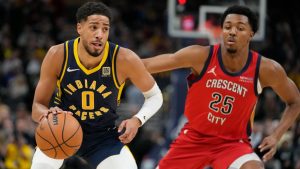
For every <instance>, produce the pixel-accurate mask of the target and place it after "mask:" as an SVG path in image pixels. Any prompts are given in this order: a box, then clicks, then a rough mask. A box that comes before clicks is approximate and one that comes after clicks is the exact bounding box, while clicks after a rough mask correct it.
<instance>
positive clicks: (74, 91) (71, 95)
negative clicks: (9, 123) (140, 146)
mask: <svg viewBox="0 0 300 169" xmlns="http://www.w3.org/2000/svg"><path fill="white" fill-rule="evenodd" d="M76 17H77V32H78V34H79V37H78V38H76V39H73V40H69V41H66V42H65V43H64V44H59V45H56V46H53V47H51V48H50V49H49V51H48V53H47V54H46V57H45V59H44V61H43V64H42V67H41V75H40V80H39V82H38V85H37V88H36V92H35V96H34V101H33V106H32V108H33V110H32V118H33V120H34V121H36V122H39V121H40V120H41V119H42V118H47V116H48V114H49V113H54V114H56V113H70V114H73V116H74V117H75V118H76V119H77V120H78V121H79V123H80V124H81V127H82V129H83V142H82V145H81V147H80V149H79V151H78V152H77V155H79V156H81V157H83V158H84V159H86V160H87V162H88V163H89V164H90V165H91V166H92V168H97V169H137V165H136V162H135V160H134V157H133V156H132V154H131V152H130V150H129V149H128V148H127V147H126V146H124V144H126V143H129V142H130V141H131V140H132V139H133V138H134V136H135V135H136V133H137V131H138V128H139V127H140V126H141V125H143V124H144V123H145V122H146V121H147V120H148V119H149V118H150V117H151V116H152V115H153V114H154V113H155V112H157V110H158V109H159V108H160V107H161V105H162V94H161V91H160V89H159V88H158V86H157V84H156V83H155V81H154V79H153V77H152V76H151V75H150V73H148V72H147V70H146V68H145V67H144V65H143V63H142V61H141V60H140V59H139V57H138V56H137V55H136V54H135V53H134V52H133V51H131V50H129V49H126V48H123V47H120V46H119V45H116V44H113V43H111V42H109V41H108V36H109V29H110V25H111V12H110V9H109V8H108V7H107V6H106V5H104V4H103V3H101V2H88V3H85V4H84V5H83V6H81V7H80V8H79V9H78V11H77V14H76ZM126 79H129V80H131V82H132V83H133V84H134V85H135V86H136V87H137V88H139V89H140V90H141V91H142V92H143V94H144V96H145V102H144V105H143V106H142V108H141V109H140V111H139V112H138V113H137V114H136V115H134V116H133V117H132V118H130V119H127V120H124V121H122V122H121V124H120V126H119V127H118V128H117V127H115V120H116V119H117V118H118V116H117V115H116V109H117V105H118V104H119V102H120V96H121V92H122V89H123V87H124V84H125V80H126ZM56 88H57V95H56V97H55V99H54V103H55V104H56V105H57V106H56V107H51V108H48V105H49V101H50V98H51V96H52V93H53V92H54V91H55V89H56ZM123 129H125V131H124V133H123V134H122V133H120V132H121V131H122V130H123ZM62 163H63V160H56V159H51V158H49V157H47V156H46V155H45V154H43V152H42V151H41V150H40V149H39V148H37V149H36V152H35V154H34V157H33V161H32V167H31V168H32V169H59V168H60V167H61V165H62Z"/></svg>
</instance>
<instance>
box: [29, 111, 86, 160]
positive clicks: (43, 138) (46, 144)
mask: <svg viewBox="0 0 300 169" xmlns="http://www.w3.org/2000/svg"><path fill="white" fill-rule="evenodd" d="M53 117H54V116H53V114H50V115H49V116H48V118H45V119H44V120H43V121H41V122H40V124H39V126H38V128H37V129H36V131H35V133H36V134H35V135H36V143H37V146H38V147H39V148H40V150H41V151H42V152H44V153H45V154H46V155H47V156H49V157H51V158H53V159H65V158H67V157H70V156H72V155H73V154H75V153H76V152H77V151H78V150H79V148H80V146H81V144H82V137H83V133H82V129H81V125H80V124H79V123H78V121H77V120H76V119H75V118H74V117H73V116H72V115H70V116H69V115H68V114H65V113H64V114H62V113H59V114H57V118H55V119H58V121H54V119H53ZM62 118H64V119H62ZM57 122H59V123H57ZM46 123H47V124H46ZM76 123H77V124H76ZM42 125H44V127H43V130H44V128H45V129H46V130H45V131H42ZM76 126H77V127H76ZM58 147H59V148H58ZM52 150H54V152H53V151H52Z"/></svg>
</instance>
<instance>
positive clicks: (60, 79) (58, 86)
mask: <svg viewBox="0 0 300 169" xmlns="http://www.w3.org/2000/svg"><path fill="white" fill-rule="evenodd" d="M65 47H66V49H65V50H66V56H64V57H65V65H63V70H62V73H61V76H60V78H59V79H58V80H57V82H56V85H57V89H58V93H57V96H58V97H59V98H60V97H61V88H60V83H61V81H62V79H63V77H64V75H65V72H66V69H67V64H68V57H69V41H67V42H66V45H65Z"/></svg>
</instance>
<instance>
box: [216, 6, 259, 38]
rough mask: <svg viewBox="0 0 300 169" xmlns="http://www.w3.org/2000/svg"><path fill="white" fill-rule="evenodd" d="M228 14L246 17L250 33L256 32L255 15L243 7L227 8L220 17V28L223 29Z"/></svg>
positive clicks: (256, 21) (256, 22)
mask: <svg viewBox="0 0 300 169" xmlns="http://www.w3.org/2000/svg"><path fill="white" fill-rule="evenodd" d="M229 14H239V15H244V16H247V17H248V21H249V24H250V26H251V28H252V31H253V32H254V33H256V32H257V30H258V19H257V15H256V14H255V13H254V12H253V11H251V10H250V9H249V8H247V7H245V6H239V5H234V6H230V7H229V8H227V9H226V11H225V12H224V13H223V15H222V17H221V27H222V28H223V24H224V21H225V18H226V16H227V15H229Z"/></svg>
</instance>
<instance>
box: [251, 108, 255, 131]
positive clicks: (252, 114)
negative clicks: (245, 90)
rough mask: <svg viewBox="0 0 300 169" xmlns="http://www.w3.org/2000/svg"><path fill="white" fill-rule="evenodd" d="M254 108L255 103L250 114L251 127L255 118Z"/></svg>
mask: <svg viewBox="0 0 300 169" xmlns="http://www.w3.org/2000/svg"><path fill="white" fill-rule="evenodd" d="M255 109H256V104H255V106H254V108H253V110H252V113H251V116H250V125H251V129H253V126H254V118H255Z"/></svg>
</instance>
